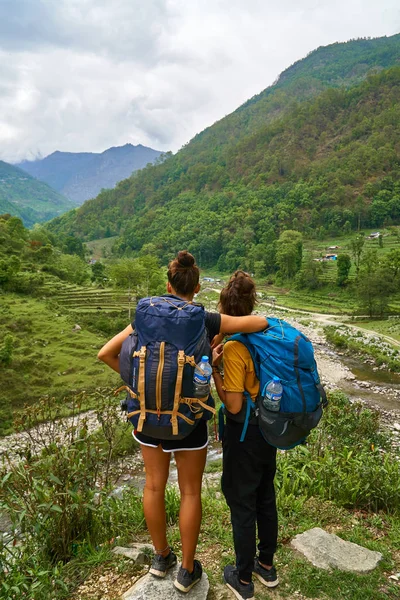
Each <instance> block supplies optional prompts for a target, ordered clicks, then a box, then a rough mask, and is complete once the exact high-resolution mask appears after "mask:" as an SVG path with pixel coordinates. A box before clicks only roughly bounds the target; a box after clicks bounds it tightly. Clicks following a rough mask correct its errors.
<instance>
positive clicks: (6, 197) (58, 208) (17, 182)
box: [0, 160, 75, 227]
mask: <svg viewBox="0 0 400 600" xmlns="http://www.w3.org/2000/svg"><path fill="white" fill-rule="evenodd" d="M74 206H75V205H74V203H73V202H71V201H70V200H68V199H67V198H65V197H64V196H61V195H60V194H58V193H57V192H56V191H55V190H53V189H52V188H50V187H49V186H48V185H46V184H45V183H43V182H42V181H38V180H37V179H35V178H34V177H32V176H31V175H28V173H25V171H22V170H21V169H18V168H17V167H14V166H13V165H10V164H8V163H6V162H3V161H2V160H0V214H1V213H10V214H12V215H14V216H16V217H20V218H21V219H22V220H23V222H24V224H25V225H26V226H27V227H30V226H31V225H33V224H34V223H41V222H43V221H48V220H49V219H52V218H53V217H55V216H57V215H60V214H61V213H64V212H66V211H67V210H71V208H73V207H74Z"/></svg>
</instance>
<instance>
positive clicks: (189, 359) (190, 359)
mask: <svg viewBox="0 0 400 600" xmlns="http://www.w3.org/2000/svg"><path fill="white" fill-rule="evenodd" d="M185 361H186V363H188V364H189V365H191V366H192V367H195V366H196V361H195V360H194V356H185Z"/></svg>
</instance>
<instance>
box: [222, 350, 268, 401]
mask: <svg viewBox="0 0 400 600" xmlns="http://www.w3.org/2000/svg"><path fill="white" fill-rule="evenodd" d="M224 388H225V391H226V392H244V391H245V390H246V391H247V392H249V394H250V396H251V399H252V400H254V399H255V398H256V397H257V394H258V391H259V389H260V382H259V381H258V379H257V377H256V374H255V371H254V365H253V361H252V359H251V356H250V353H249V351H248V350H247V348H246V346H244V345H243V344H241V343H240V342H235V341H231V342H230V341H228V342H226V344H225V345H224Z"/></svg>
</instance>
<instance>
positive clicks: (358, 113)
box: [50, 35, 400, 270]
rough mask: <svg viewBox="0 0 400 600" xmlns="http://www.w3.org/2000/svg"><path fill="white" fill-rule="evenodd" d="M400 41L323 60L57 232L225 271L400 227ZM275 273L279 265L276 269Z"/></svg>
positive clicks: (287, 75) (289, 74)
mask: <svg viewBox="0 0 400 600" xmlns="http://www.w3.org/2000/svg"><path fill="white" fill-rule="evenodd" d="M398 65H400V35H396V36H392V37H391V38H380V39H375V40H356V41H351V42H348V43H344V44H333V45H331V46H328V47H327V48H319V49H318V50H316V51H315V52H312V53H311V54H310V55H309V56H308V57H307V58H305V59H304V60H302V61H299V62H298V63H295V65H293V66H292V67H290V68H289V69H287V70H286V71H285V72H284V73H282V75H281V76H280V77H279V80H278V81H277V83H276V84H275V85H273V86H271V87H270V88H268V89H267V90H265V91H264V92H262V93H261V94H259V95H258V96H256V97H254V98H252V99H251V100H249V101H248V102H246V103H245V104H244V105H243V106H241V107H240V108H239V109H238V110H237V111H235V112H234V113H232V115H229V116H228V117H226V118H225V119H222V120H221V121H219V122H218V123H216V124H215V125H213V126H212V127H210V128H208V129H206V130H205V131H204V132H202V133H200V134H199V135H198V136H196V137H195V138H194V139H193V140H192V141H191V142H190V143H189V144H188V145H187V146H185V147H184V148H183V149H182V150H181V151H179V152H178V153H177V154H176V155H175V156H170V157H168V158H167V160H165V161H164V162H163V163H162V164H160V165H156V166H150V167H147V168H146V169H144V170H143V171H141V172H140V173H139V174H138V175H136V176H134V177H132V178H130V179H127V180H125V181H123V182H121V183H120V184H119V185H118V186H117V187H116V189H115V190H112V191H106V192H102V193H101V194H100V195H99V196H98V197H97V198H96V199H94V200H92V201H89V202H87V203H85V205H84V206H82V207H81V208H80V209H79V210H77V211H76V213H69V214H67V215H64V216H63V217H61V218H60V219H56V220H55V221H53V222H52V223H51V225H50V228H51V229H52V230H53V231H54V232H64V233H65V232H68V233H74V234H76V235H78V236H80V237H82V238H83V239H98V238H102V237H107V236H111V235H117V234H120V235H121V237H120V242H119V244H116V246H115V248H116V249H117V251H119V252H125V251H132V250H133V251H134V252H135V251H138V250H140V249H141V248H142V247H143V246H144V245H145V244H151V245H152V246H151V249H152V251H155V252H156V253H158V255H159V256H160V257H162V256H165V255H168V254H171V253H173V252H175V251H176V250H177V249H178V248H179V247H188V248H189V249H190V250H192V251H193V252H195V253H196V255H197V256H198V257H199V260H200V263H201V265H202V266H212V265H215V264H217V263H218V267H219V268H220V269H222V270H225V269H226V270H232V269H234V268H237V267H238V266H246V268H251V267H252V264H254V262H255V261H257V260H263V261H265V262H266V263H268V254H269V252H270V249H271V245H272V244H273V242H274V240H275V239H276V238H277V236H278V235H279V233H280V232H281V231H282V230H284V229H297V230H299V231H302V232H303V233H305V234H306V235H307V236H320V237H324V236H325V235H326V234H328V235H336V234H337V233H340V231H341V230H342V229H343V228H345V229H346V230H348V229H349V228H350V229H355V228H356V227H358V226H360V225H361V226H362V227H367V226H370V227H375V226H376V227H379V226H381V225H382V224H384V223H386V224H390V222H391V221H392V222H397V220H398V219H399V218H400V166H399V156H400V138H399V135H400V134H399V131H398V123H399V122H400V67H399V66H398ZM267 268H268V264H267Z"/></svg>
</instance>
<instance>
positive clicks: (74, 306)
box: [43, 279, 136, 314]
mask: <svg viewBox="0 0 400 600" xmlns="http://www.w3.org/2000/svg"><path fill="white" fill-rule="evenodd" d="M43 293H44V296H45V297H46V298H49V299H52V300H54V301H55V302H57V303H58V304H59V305H60V306H62V307H65V308H66V309H68V311H69V312H71V313H74V312H75V313H79V314H82V313H100V312H104V313H120V312H121V311H124V310H126V311H127V313H128V311H129V306H131V308H132V307H133V306H134V305H135V304H136V299H135V297H133V296H131V297H130V301H129V295H128V293H124V292H121V291H118V290H114V289H112V288H103V289H101V288H98V287H94V286H78V285H73V284H68V283H62V282H60V281H59V280H56V279H54V281H53V280H49V281H47V282H46V284H45V286H44V288H43Z"/></svg>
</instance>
